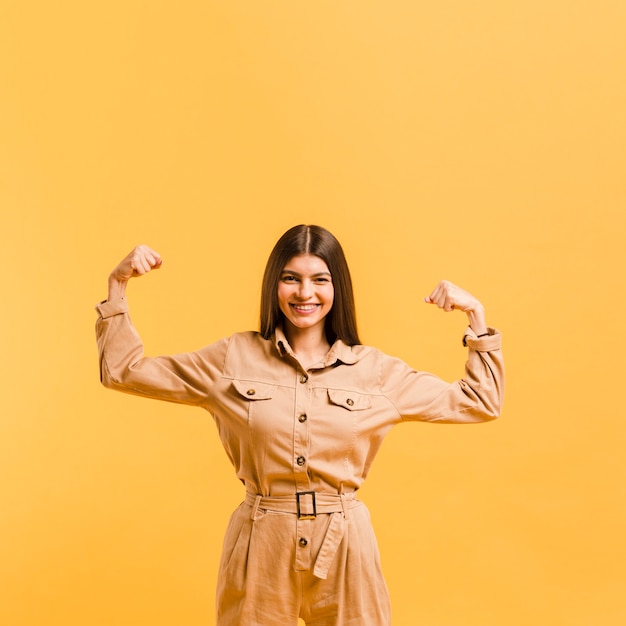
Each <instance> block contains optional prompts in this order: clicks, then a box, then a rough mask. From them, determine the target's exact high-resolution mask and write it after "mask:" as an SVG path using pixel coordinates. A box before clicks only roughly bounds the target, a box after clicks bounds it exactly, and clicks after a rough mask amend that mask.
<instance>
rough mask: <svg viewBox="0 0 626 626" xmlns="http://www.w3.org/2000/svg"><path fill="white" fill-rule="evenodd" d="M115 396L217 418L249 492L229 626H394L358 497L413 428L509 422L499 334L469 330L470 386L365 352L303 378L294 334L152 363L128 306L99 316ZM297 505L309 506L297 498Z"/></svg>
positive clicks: (227, 582) (226, 549)
mask: <svg viewBox="0 0 626 626" xmlns="http://www.w3.org/2000/svg"><path fill="white" fill-rule="evenodd" d="M97 310H98V312H99V314H100V316H99V318H98V321H97V324H96V332H97V338H98V348H99V355H100V372H101V379H102V382H103V384H104V385H106V386H107V387H110V388H112V389H118V390H120V391H124V392H127V393H132V394H137V395H142V396H146V397H151V398H158V399H161V400H168V401H171V402H180V403H184V404H190V405H196V406H199V407H202V408H204V409H206V410H207V411H209V412H210V413H211V414H212V416H213V419H214V420H215V423H216V425H217V429H218V432H219V436H220V439H221V441H222V443H223V445H224V448H225V450H226V453H227V454H228V456H229V458H230V460H231V461H232V463H233V465H234V467H235V470H236V472H237V476H238V477H239V478H240V480H241V481H242V482H243V484H244V485H245V488H246V498H245V500H244V502H242V504H241V505H240V506H239V507H238V508H237V509H236V510H235V511H234V513H233V515H232V517H231V520H230V523H229V525H228V529H227V532H226V536H225V539H224V546H223V551H222V558H221V563H220V571H219V582H218V590H217V624H218V626H277V625H281V626H289V625H295V624H296V623H297V619H298V617H301V618H303V619H304V620H305V622H306V623H307V624H309V625H314V626H331V625H332V626H357V625H358V626H388V625H389V624H391V612H390V607H389V598H388V593H387V588H386V585H385V582H384V579H383V575H382V572H381V568H380V562H379V556H378V548H377V545H376V539H375V537H374V534H373V530H372V527H371V524H370V520H369V513H368V511H367V509H366V507H365V505H364V504H363V503H361V502H360V501H359V500H357V499H356V498H355V492H356V491H357V490H358V488H359V487H360V486H361V484H362V483H363V480H364V479H365V477H366V476H367V473H368V471H369V468H370V466H371V463H372V461H373V460H374V457H375V455H376V453H377V452H378V450H379V448H380V446H381V444H382V441H383V438H384V436H385V435H386V433H387V432H388V431H389V429H390V428H391V427H392V426H394V425H395V424H398V423H400V422H403V421H429V422H444V423H470V422H481V421H486V420H489V419H493V418H495V417H497V416H498V414H499V411H500V405H501V402H502V394H503V385H504V372H503V364H502V356H501V351H500V335H499V333H498V332H497V331H496V330H494V329H489V333H490V334H489V336H487V337H482V338H476V336H475V335H474V333H473V332H472V331H471V329H468V330H467V334H466V335H465V337H464V344H465V345H466V346H467V347H468V352H469V355H468V360H467V363H466V368H465V376H464V378H463V379H461V380H459V381H457V382H454V383H446V382H444V381H442V380H441V379H439V378H437V377H436V376H433V375H432V374H427V373H424V372H417V371H415V370H413V369H411V368H410V367H408V366H407V365H406V364H405V363H404V362H402V361H401V360H399V359H396V358H393V357H390V356H387V355H385V354H383V353H382V352H380V351H379V350H376V349H374V348H371V347H367V346H352V347H350V346H347V345H345V344H344V343H343V342H342V341H339V340H338V341H336V342H335V344H334V345H333V346H332V347H331V349H330V351H329V352H328V354H327V355H326V357H325V358H324V360H323V361H321V362H320V363H318V364H316V365H315V366H313V367H311V368H309V369H308V370H305V369H304V368H303V367H302V365H301V364H300V363H299V362H298V360H297V358H296V357H295V355H294V354H293V352H292V350H291V348H290V346H289V344H288V343H287V340H286V339H285V336H284V334H283V333H282V332H281V330H280V329H278V330H277V332H276V335H275V337H274V338H273V339H272V340H265V339H263V338H262V337H261V336H260V335H259V334H258V333H255V332H244V333H237V334H235V335H233V336H231V337H229V338H226V339H222V340H220V341H218V342H216V343H214V344H212V345H210V346H207V347H205V348H202V349H201V350H198V351H197V352H190V353H185V354H179V355H175V356H162V357H155V358H148V357H144V356H143V345H142V343H141V340H140V338H139V336H138V335H137V332H136V331H135V329H134V327H133V326H132V323H131V321H130V317H129V315H128V308H127V304H126V300H123V299H122V300H118V301H113V302H105V303H102V304H100V305H98V306H97ZM296 494H299V495H296Z"/></svg>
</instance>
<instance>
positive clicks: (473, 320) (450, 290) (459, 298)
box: [424, 280, 487, 335]
mask: <svg viewBox="0 0 626 626" xmlns="http://www.w3.org/2000/svg"><path fill="white" fill-rule="evenodd" d="M424 302H428V303H429V304H436V305H437V306H438V307H439V308H440V309H443V310H444V311H446V312H450V311H454V310H455V309H458V310H459V311H463V312H465V313H467V317H468V318H469V323H470V326H471V327H472V329H473V330H474V332H475V333H476V334H479V335H480V334H483V333H486V332H487V325H486V323H485V309H484V307H483V305H482V304H481V302H480V301H479V300H478V299H477V298H475V297H474V296H473V295H472V294H471V293H469V292H467V291H465V289H461V288H460V287H457V286H456V285H455V284H453V283H451V282H450V281H449V280H442V281H441V282H440V283H439V284H438V285H437V286H436V287H435V288H434V289H433V291H432V293H431V294H430V295H429V296H426V297H425V298H424Z"/></svg>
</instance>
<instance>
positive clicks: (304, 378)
mask: <svg viewBox="0 0 626 626" xmlns="http://www.w3.org/2000/svg"><path fill="white" fill-rule="evenodd" d="M307 380H309V377H308V376H307V375H306V374H302V376H300V382H301V383H302V384H304V383H306V382H307Z"/></svg>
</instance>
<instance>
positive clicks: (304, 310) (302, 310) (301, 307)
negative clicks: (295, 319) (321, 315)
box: [289, 303, 322, 315]
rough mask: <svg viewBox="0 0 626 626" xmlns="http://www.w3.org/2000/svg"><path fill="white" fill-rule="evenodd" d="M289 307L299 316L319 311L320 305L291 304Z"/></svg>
mask: <svg viewBox="0 0 626 626" xmlns="http://www.w3.org/2000/svg"><path fill="white" fill-rule="evenodd" d="M289 306H290V307H291V309H292V310H294V311H295V312H296V313H299V314H301V315H308V314H309V313H313V312H315V311H317V310H318V309H319V307H321V306H322V305H321V304H315V303H311V304H292V303H290V304H289Z"/></svg>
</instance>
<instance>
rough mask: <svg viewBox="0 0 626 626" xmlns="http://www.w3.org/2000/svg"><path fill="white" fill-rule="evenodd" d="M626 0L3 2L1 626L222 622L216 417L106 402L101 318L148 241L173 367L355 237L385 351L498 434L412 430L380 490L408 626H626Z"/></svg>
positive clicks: (154, 321) (224, 500) (379, 526)
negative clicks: (300, 256)
mask: <svg viewBox="0 0 626 626" xmlns="http://www.w3.org/2000/svg"><path fill="white" fill-rule="evenodd" d="M625 32H626V4H624V2H622V1H621V0H594V1H593V2H592V1H591V0H588V1H584V0H580V1H576V0H574V1H572V0H568V1H565V0H527V1H526V2H510V1H507V0H505V1H502V0H485V1H479V2H465V1H455V2H452V1H449V0H444V1H443V2H423V1H421V0H419V1H416V0H389V1H386V2H374V1H372V0H360V1H356V0H332V1H328V0H309V1H304V0H288V1H286V0H285V1H276V0H264V1H261V0H248V1H242V0H222V1H219V0H187V1H185V0H183V1H182V2H179V3H173V2H171V3H170V2H165V1H163V0H150V1H148V0H123V1H122V0H112V1H110V2H106V3H93V2H84V1H83V0H59V2H43V1H41V0H39V1H37V0H3V2H2V6H1V8H0V211H1V213H0V217H1V224H0V226H1V230H0V237H1V242H0V268H1V270H2V281H1V290H2V301H1V303H0V328H1V332H2V335H1V347H0V350H1V353H0V381H1V382H0V384H1V385H2V404H1V409H0V411H1V418H0V623H1V624H3V625H6V626H53V625H54V626H57V625H59V626H143V625H148V624H149V625H150V626H166V625H167V626H208V625H211V624H213V595H214V587H215V577H216V570H217V561H218V557H219V553H220V549H221V541H222V534H223V531H224V528H225V526H226V523H227V520H228V516H229V514H230V511H231V510H232V509H233V508H234V506H235V505H236V504H237V503H238V502H239V501H240V500H241V498H242V488H241V486H240V485H239V484H238V483H237V481H236V479H235V478H234V474H233V472H232V470H231V468H230V467H229V465H228V462H227V460H226V457H225V455H224V453H223V451H222V450H221V448H220V445H219V443H218V439H217V435H216V432H215V427H214V424H213V422H212V420H211V418H210V416H209V415H208V414H205V413H203V412H201V411H199V410H195V409H189V408H185V407H179V406H175V405H169V404H165V403H158V402H153V401H146V400H141V399H138V398H134V397H131V396H124V395H122V394H115V393H112V392H109V391H106V390H105V389H103V388H102V387H101V386H100V385H99V382H98V370H97V358H96V349H95V342H94V334H93V324H94V320H95V312H94V311H93V305H94V304H95V303H96V302H97V301H99V300H101V299H103V298H104V297H106V277H107V274H108V272H109V270H110V269H111V268H112V267H113V266H114V265H115V264H116V263H117V261H118V260H119V259H120V258H121V257H122V256H123V255H125V254H126V253H127V252H128V251H129V250H130V249H131V247H132V246H133V245H134V244H136V243H148V244H149V245H151V246H153V247H154V248H155V249H157V250H158V251H160V252H161V254H162V255H163V257H164V260H165V261H164V266H163V268H162V270H160V272H158V273H156V274H154V275H151V276H149V277H147V278H145V279H143V280H141V281H135V282H134V283H133V284H131V290H130V301H131V306H132V311H133V318H134V321H135V323H136V324H137V326H138V327H139V329H140V330H141V333H142V335H143V337H144V340H145V343H146V349H147V351H148V352H149V353H151V354H156V353H170V352H179V351H183V350H190V349H194V348H198V347H200V346H202V345H204V344H206V343H208V342H210V341H213V340H215V339H217V338H219V337H222V336H224V335H227V334H230V333H232V332H235V331H237V330H243V329H248V328H255V327H256V325H257V306H258V300H259V294H260V289H259V283H260V278H261V274H262V270H263V266H264V263H265V260H266V258H267V255H268V254H269V250H270V248H271V246H272V245H273V243H274V242H275V240H276V238H277V237H278V236H279V235H280V234H281V233H282V232H283V231H284V230H286V229H287V228H288V227H290V226H292V225H294V224H298V223H302V222H309V223H319V224H322V225H324V226H326V227H327V228H329V229H330V230H331V231H333V232H334V233H335V234H336V235H337V236H338V237H339V239H340V240H341V241H342V243H343V244H344V247H345V250H346V253H347V255H348V259H349V261H350V264H351V268H352V271H353V275H354V280H355V283H356V295H357V306H358V312H359V323H360V329H361V334H362V337H363V340H364V341H365V342H366V343H369V344H373V345H376V346H377V347H379V348H381V349H383V350H384V351H386V352H388V353H391V354H395V355H398V356H401V357H403V358H404V359H405V360H406V361H408V362H409V363H411V364H413V365H414V366H415V367H417V368H419V369H426V370H429V371H432V372H435V373H437V374H439V375H441V376H442V377H444V378H447V379H453V378H455V377H457V376H458V375H459V374H460V372H461V368H462V364H463V361H464V358H465V353H464V351H463V349H462V347H461V346H460V336H461V334H462V331H463V328H464V326H465V323H464V319H463V316H462V315H460V314H458V313H455V314H451V315H446V314H443V313H441V312H439V311H437V310H435V309H434V307H429V306H427V305H425V304H423V302H422V298H423V296H424V295H426V294H427V293H428V292H429V291H430V289H431V288H432V287H433V286H434V284H435V283H436V282H437V281H438V280H439V279H440V278H448V279H450V280H452V281H453V282H457V283H459V284H461V285H463V286H464V287H466V288H467V289H469V290H470V291H472V292H474V293H475V294H476V295H478V296H479V297H480V298H481V299H482V300H483V301H484V303H485V304H486V306H487V310H488V318H489V321H490V323H491V324H493V325H496V326H497V327H499V328H500V329H501V330H502V331H503V333H504V337H505V354H506V357H507V375H508V381H507V395H506V402H505V407H504V413H503V416H502V418H501V420H499V421H497V422H495V423H491V424H488V425H484V426H470V427H462V426H457V427H450V426H433V425H425V424H422V425H419V424H417V425H415V424H414V425H407V426H402V427H398V428H397V429H396V430H395V431H393V432H392V433H391V435H390V436H389V437H388V439H387V441H386V443H385V445H384V447H383V451H382V452H381V454H380V456H379V458H378V459H377V463H376V464H375V465H374V469H373V471H372V474H371V477H370V479H369V482H368V483H367V485H366V487H365V488H364V489H363V492H362V497H363V499H364V500H366V502H367V503H368V505H369V507H370V509H371V511H372V517H373V523H374V525H375V528H376V531H377V534H378V537H379V543H380V548H381V552H382V559H383V567H384V570H385V573H386V577H387V582H388V585H389V588H390V592H391V596H392V603H393V609H394V626H415V625H416V624H417V625H419V624H423V625H428V626H528V625H529V624H533V625H539V626H618V625H622V624H624V623H626V600H625V595H624V592H625V590H626V574H625V571H626V570H625V567H626V566H625V565H624V563H625V562H626V541H625V539H624V535H625V522H626V505H625V502H626V500H625V497H624V496H625V490H624V485H625V478H626V460H625V453H624V449H625V447H626V426H625V425H624V419H625V417H626V415H625V411H624V408H623V407H624V401H623V393H624V354H625V348H626V345H625V336H624V334H625V333H624V319H625V317H626V316H625V313H626V306H625V304H626V301H625V295H624V261H625V254H624V244H625V237H624V235H625V221H626V205H625V199H626V184H625V175H624V174H625V171H624V164H625V159H624V156H625V154H624V150H625V146H626V122H625V117H624V115H625V114H624V112H625V111H626V79H625V76H626V37H625V36H624V33H625Z"/></svg>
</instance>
